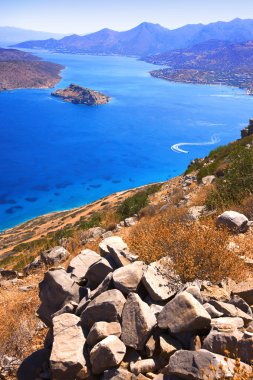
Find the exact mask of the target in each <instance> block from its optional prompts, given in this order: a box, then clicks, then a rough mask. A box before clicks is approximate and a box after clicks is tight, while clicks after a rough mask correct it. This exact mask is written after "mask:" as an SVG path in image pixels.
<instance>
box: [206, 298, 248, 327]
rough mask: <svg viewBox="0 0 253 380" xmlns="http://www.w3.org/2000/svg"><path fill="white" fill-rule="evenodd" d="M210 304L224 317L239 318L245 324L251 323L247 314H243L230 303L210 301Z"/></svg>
mask: <svg viewBox="0 0 253 380" xmlns="http://www.w3.org/2000/svg"><path fill="white" fill-rule="evenodd" d="M210 304H211V305H213V306H214V307H215V309H216V310H218V311H219V312H220V313H223V315H224V317H240V318H242V319H243V320H244V323H246V324H248V323H250V322H251V321H252V317H251V316H250V315H249V314H246V313H244V311H242V310H241V309H239V308H238V307H236V306H234V305H232V304H230V303H226V302H221V301H215V300H211V301H210Z"/></svg>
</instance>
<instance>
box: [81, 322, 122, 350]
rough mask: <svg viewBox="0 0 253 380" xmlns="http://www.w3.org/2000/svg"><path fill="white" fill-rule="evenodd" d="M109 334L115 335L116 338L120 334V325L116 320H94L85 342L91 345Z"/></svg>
mask: <svg viewBox="0 0 253 380" xmlns="http://www.w3.org/2000/svg"><path fill="white" fill-rule="evenodd" d="M109 335H115V336H117V337H118V338H119V337H120V335H121V325H120V323H118V322H110V323H108V322H96V323H94V325H93V326H92V328H91V330H90V332H89V334H88V336H87V344H88V345H89V346H91V347H93V346H95V344H97V343H98V342H100V341H101V340H103V339H105V338H106V337H107V336H109Z"/></svg>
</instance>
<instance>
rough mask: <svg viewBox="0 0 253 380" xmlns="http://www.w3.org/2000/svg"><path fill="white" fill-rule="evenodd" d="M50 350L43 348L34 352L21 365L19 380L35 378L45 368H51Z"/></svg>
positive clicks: (18, 373)
mask: <svg viewBox="0 0 253 380" xmlns="http://www.w3.org/2000/svg"><path fill="white" fill-rule="evenodd" d="M49 357H50V350H48V349H42V350H38V351H35V352H33V353H32V354H31V355H30V356H28V357H27V358H26V359H25V360H24V361H23V362H22V363H21V365H20V367H19V369H18V371H17V379H18V380H35V379H36V378H37V377H38V376H39V375H40V374H42V373H43V372H44V370H45V368H47V367H48V368H49Z"/></svg>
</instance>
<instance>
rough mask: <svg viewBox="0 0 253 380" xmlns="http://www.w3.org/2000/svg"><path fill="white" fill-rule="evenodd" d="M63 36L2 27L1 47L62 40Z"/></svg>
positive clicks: (0, 34)
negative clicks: (27, 41) (28, 42)
mask: <svg viewBox="0 0 253 380" xmlns="http://www.w3.org/2000/svg"><path fill="white" fill-rule="evenodd" d="M62 37H63V34H60V33H48V32H40V31H36V30H29V29H22V28H15V27H11V26H0V45H1V44H4V45H8V44H9V45H10V44H16V43H19V42H22V41H25V40H35V39H41V40H42V39H48V38H62Z"/></svg>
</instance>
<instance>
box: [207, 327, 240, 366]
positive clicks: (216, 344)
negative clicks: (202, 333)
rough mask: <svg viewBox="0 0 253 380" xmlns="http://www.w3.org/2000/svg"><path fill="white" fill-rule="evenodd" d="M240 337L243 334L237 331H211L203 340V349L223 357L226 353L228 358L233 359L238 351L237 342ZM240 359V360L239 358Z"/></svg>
mask: <svg viewBox="0 0 253 380" xmlns="http://www.w3.org/2000/svg"><path fill="white" fill-rule="evenodd" d="M224 327H226V325H224ZM242 336H243V333H242V332H240V331H238V330H230V331H229V329H227V332H226V330H225V331H217V330H212V331H211V332H210V333H209V334H208V336H207V337H206V338H205V339H204V342H203V348H204V349H206V350H208V351H211V352H215V353H216V354H220V355H224V354H225V352H226V351H228V352H229V356H230V357H235V355H236V354H237V351H238V342H239V340H240V339H241V338H242ZM240 359H242V358H241V357H240Z"/></svg>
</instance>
